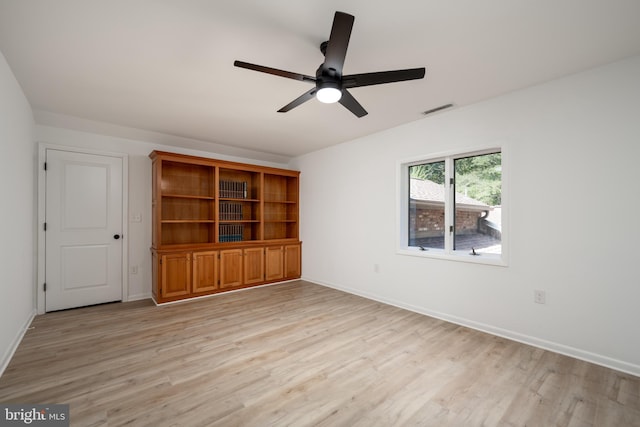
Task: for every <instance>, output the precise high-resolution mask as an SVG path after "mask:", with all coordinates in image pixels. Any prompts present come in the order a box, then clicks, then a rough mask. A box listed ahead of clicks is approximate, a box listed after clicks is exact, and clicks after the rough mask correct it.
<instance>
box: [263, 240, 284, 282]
mask: <svg viewBox="0 0 640 427" xmlns="http://www.w3.org/2000/svg"><path fill="white" fill-rule="evenodd" d="M264 259H265V280H278V279H282V278H283V277H284V250H283V248H282V246H274V247H268V248H265V253H264Z"/></svg>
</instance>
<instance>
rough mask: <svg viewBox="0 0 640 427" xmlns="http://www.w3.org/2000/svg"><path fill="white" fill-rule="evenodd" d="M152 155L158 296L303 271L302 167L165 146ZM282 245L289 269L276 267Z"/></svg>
mask: <svg viewBox="0 0 640 427" xmlns="http://www.w3.org/2000/svg"><path fill="white" fill-rule="evenodd" d="M149 157H150V158H151V159H152V169H153V170H152V180H153V182H152V185H153V192H152V216H153V218H152V222H153V233H152V247H151V252H152V256H153V297H154V299H155V300H156V301H157V302H168V301H173V300H176V299H183V298H189V297H192V296H199V295H203V293H216V292H221V291H225V290H231V289H237V288H238V287H245V286H254V285H256V284H263V283H270V282H273V281H277V280H276V279H275V278H276V277H278V278H285V279H292V278H299V277H300V265H299V263H300V240H299V234H298V233H299V224H298V199H299V182H298V181H299V172H297V171H291V170H286V169H276V168H271V167H265V166H256V165H249V164H243V163H235V162H228V161H222V160H216V159H209V158H203V157H195V156H187V155H182V154H174V153H168V152H161V151H154V152H152V153H151V154H150V155H149ZM277 248H281V250H282V253H289V254H292V255H289V256H284V259H285V261H283V262H285V264H286V263H288V264H287V265H288V267H287V266H286V265H285V266H284V267H282V269H283V271H289V273H287V274H285V275H282V276H281V275H278V274H271V273H273V272H272V271H271V270H272V269H275V270H276V271H277V270H278V265H277V264H278V263H279V262H280V260H281V259H283V257H282V256H280V255H277V254H278V253H279V252H278V249H277ZM245 252H246V253H245ZM267 253H268V254H269V255H267ZM265 257H268V258H265ZM265 262H267V270H269V271H271V273H269V274H266V273H265V272H264V271H262V270H264V263H265ZM292 262H293V263H294V264H293V267H292ZM296 262H297V263H298V264H297V266H296V265H295V263H296ZM238 263H239V264H238ZM218 264H220V265H218ZM238 266H240V267H238ZM236 268H240V269H241V270H238V271H240V272H239V273H238V276H237V277H235V278H231V276H229V274H231V273H230V271H231V270H233V269H236ZM261 269H262V270H261ZM261 271H262V272H261ZM235 273H236V270H233V274H235ZM233 274H232V276H233ZM187 276H188V277H187ZM192 276H193V277H192ZM227 276H229V277H227ZM249 277H251V279H249ZM260 277H262V279H260ZM245 279H246V280H245ZM176 281H177V282H180V284H177V283H176ZM196 282H198V283H196ZM230 283H231V284H230Z"/></svg>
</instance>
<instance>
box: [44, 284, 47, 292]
mask: <svg viewBox="0 0 640 427" xmlns="http://www.w3.org/2000/svg"><path fill="white" fill-rule="evenodd" d="M43 288H44V291H45V292H47V284H46V283H45V284H44V286H43Z"/></svg>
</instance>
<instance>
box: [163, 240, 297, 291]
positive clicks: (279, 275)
mask: <svg viewBox="0 0 640 427" xmlns="http://www.w3.org/2000/svg"><path fill="white" fill-rule="evenodd" d="M300 248H301V244H300V243H299V242H296V243H286V244H282V245H273V244H272V243H270V244H268V245H251V246H246V247H240V248H230V247H227V246H225V247H224V248H220V249H217V248H206V249H205V248H203V249H201V250H200V249H198V250H194V249H190V250H187V249H185V250H156V249H152V250H151V252H152V259H153V274H152V279H153V284H152V286H153V292H152V293H153V299H154V301H155V302H156V303H157V304H162V303H167V302H173V301H179V300H184V299H190V298H196V297H202V296H207V295H212V294H217V293H221V292H228V291H234V290H238V289H244V288H249V287H253V286H262V285H266V284H272V283H278V282H284V281H288V280H295V279H299V278H300V271H301V266H300V253H301V251H300Z"/></svg>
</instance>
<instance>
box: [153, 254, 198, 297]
mask: <svg viewBox="0 0 640 427" xmlns="http://www.w3.org/2000/svg"><path fill="white" fill-rule="evenodd" d="M160 263H161V264H162V284H161V297H162V298H173V297H179V296H183V295H187V294H189V293H190V292H191V254H189V253H175V254H166V255H162V258H161V261H160Z"/></svg>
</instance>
